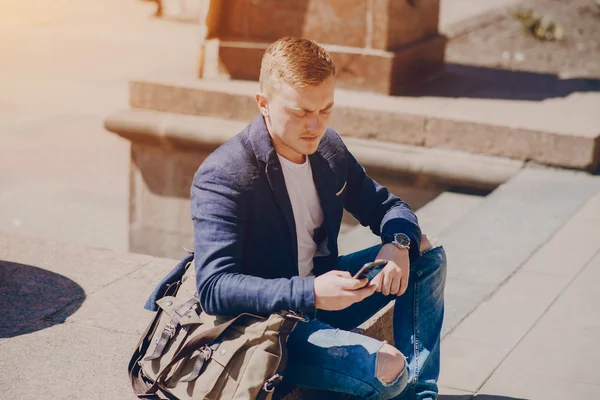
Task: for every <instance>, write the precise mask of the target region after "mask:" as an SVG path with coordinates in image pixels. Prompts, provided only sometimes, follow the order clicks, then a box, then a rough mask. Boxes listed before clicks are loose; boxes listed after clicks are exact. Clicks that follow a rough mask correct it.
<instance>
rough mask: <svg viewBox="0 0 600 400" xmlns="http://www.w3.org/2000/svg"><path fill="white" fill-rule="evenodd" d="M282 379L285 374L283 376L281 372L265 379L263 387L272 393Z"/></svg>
mask: <svg viewBox="0 0 600 400" xmlns="http://www.w3.org/2000/svg"><path fill="white" fill-rule="evenodd" d="M282 380H283V376H281V375H279V374H275V375H273V376H272V377H270V378H269V379H267V380H266V381H265V384H264V385H263V389H264V390H265V392H267V393H271V392H273V391H274V390H275V387H276V386H277V385H278V384H279V382H281V381H282Z"/></svg>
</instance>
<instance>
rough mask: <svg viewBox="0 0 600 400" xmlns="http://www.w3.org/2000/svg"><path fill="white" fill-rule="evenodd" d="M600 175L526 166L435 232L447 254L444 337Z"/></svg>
mask: <svg viewBox="0 0 600 400" xmlns="http://www.w3.org/2000/svg"><path fill="white" fill-rule="evenodd" d="M599 192H600V178H599V177H595V176H590V175H588V174H585V173H578V172H574V171H564V170H555V169H551V168H540V167H530V168H525V169H524V170H522V171H521V172H520V173H519V174H517V175H516V176H515V177H514V178H512V179H511V180H509V181H508V182H507V183H506V184H504V185H502V186H500V187H499V188H498V189H496V190H495V191H494V192H493V193H491V194H490V195H488V196H487V197H486V199H485V201H484V202H482V203H481V204H480V205H479V206H478V207H476V208H475V209H474V210H473V211H472V212H470V213H469V214H468V215H467V216H465V217H464V218H462V219H461V220H460V221H458V222H457V223H455V224H453V225H452V226H451V227H450V228H449V229H447V230H446V231H444V232H443V233H442V234H441V235H440V239H441V241H442V243H443V244H444V246H445V248H446V251H447V253H448V260H449V261H448V262H449V266H450V268H449V269H448V277H447V286H446V302H447V303H448V304H452V307H451V308H450V309H449V310H448V312H447V314H446V318H445V323H444V335H445V334H447V333H448V332H449V331H450V330H452V329H453V328H454V327H456V326H457V325H458V323H459V322H461V321H462V320H463V319H464V318H465V317H466V316H467V315H468V314H469V313H470V312H471V311H472V310H474V309H475V307H476V306H477V305H478V304H480V303H481V302H482V301H483V300H485V299H486V298H488V297H489V296H490V295H491V294H492V293H493V292H494V291H495V290H496V289H497V288H498V287H500V285H501V284H502V283H503V282H504V281H505V280H506V279H507V278H508V277H510V276H511V275H512V274H513V273H514V272H515V271H517V269H518V268H520V267H521V266H522V265H523V264H524V263H525V261H527V260H528V259H529V258H530V257H531V256H532V255H533V254H534V253H535V252H536V251H537V250H538V248H539V247H541V246H542V245H543V244H544V243H545V242H546V241H547V240H549V239H550V238H551V237H552V236H553V235H554V233H555V232H556V231H558V229H559V228H560V227H561V226H562V225H564V224H565V223H566V222H567V221H568V220H569V219H570V218H571V217H572V216H573V215H574V214H575V213H576V212H577V211H578V210H579V209H580V208H581V207H582V206H583V205H584V204H585V203H587V202H588V201H589V200H590V198H592V197H594V196H595V195H596V194H597V193H599Z"/></svg>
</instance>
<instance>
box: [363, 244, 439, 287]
mask: <svg viewBox="0 0 600 400" xmlns="http://www.w3.org/2000/svg"><path fill="white" fill-rule="evenodd" d="M432 247H433V244H432V243H431V241H430V240H429V238H428V237H427V235H425V234H422V235H421V246H420V248H419V251H420V252H424V251H425V250H428V249H430V248H432ZM376 260H387V262H388V263H387V265H386V266H385V268H384V269H383V270H381V272H380V273H378V274H377V276H376V277H375V278H374V279H373V280H372V281H371V285H375V287H376V288H375V290H376V291H377V292H381V293H383V294H384V295H386V296H388V295H390V294H395V295H397V296H401V295H403V294H404V292H406V288H407V287H408V277H409V275H410V258H409V256H408V250H403V249H399V248H398V247H396V246H395V245H393V244H391V243H388V244H386V245H384V246H383V247H381V250H379V254H377V258H376Z"/></svg>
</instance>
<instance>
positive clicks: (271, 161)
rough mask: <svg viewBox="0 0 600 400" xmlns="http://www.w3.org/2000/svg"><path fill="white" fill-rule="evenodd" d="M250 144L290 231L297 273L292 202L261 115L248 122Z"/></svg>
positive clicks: (296, 244) (296, 241)
mask: <svg viewBox="0 0 600 400" xmlns="http://www.w3.org/2000/svg"><path fill="white" fill-rule="evenodd" d="M250 144H251V145H252V148H253V149H254V154H255V155H256V158H257V159H258V160H260V161H262V162H264V163H265V173H266V175H267V179H268V181H269V185H270V186H271V190H272V191H273V195H274V196H275V201H276V203H277V206H278V207H279V209H280V210H281V213H282V214H283V216H284V218H285V221H286V223H287V226H288V230H289V232H290V238H291V239H292V251H293V260H294V265H295V266H296V268H295V271H296V274H297V273H298V238H297V237H296V222H295V221H294V211H293V210H292V203H291V202H290V197H289V195H288V191H287V187H286V186H285V178H284V177H283V171H282V170H281V164H280V162H279V159H278V158H277V153H276V152H275V148H274V147H273V142H272V141H271V137H270V136H269V131H268V130H267V127H266V125H265V121H264V119H263V116H262V115H260V114H259V115H258V116H257V117H256V118H255V119H254V121H252V123H251V124H250Z"/></svg>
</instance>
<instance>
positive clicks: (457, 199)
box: [339, 192, 485, 254]
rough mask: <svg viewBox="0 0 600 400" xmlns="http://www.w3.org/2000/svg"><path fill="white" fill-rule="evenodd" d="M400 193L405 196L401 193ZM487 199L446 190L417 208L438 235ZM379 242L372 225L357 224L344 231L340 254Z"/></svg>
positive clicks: (425, 229) (421, 218)
mask: <svg viewBox="0 0 600 400" xmlns="http://www.w3.org/2000/svg"><path fill="white" fill-rule="evenodd" d="M398 195H399V196H401V197H402V194H401V193H399V194H398ZM484 199H485V197H483V196H476V195H471V194H463V193H454V192H443V193H441V194H440V195H439V196H437V197H436V198H435V199H433V200H432V201H430V202H428V203H427V204H426V205H425V206H423V207H422V208H420V209H418V210H417V211H416V214H417V217H418V218H419V225H420V226H421V229H422V231H423V232H424V233H426V234H427V235H428V236H429V237H433V238H435V237H437V236H439V234H440V233H442V232H443V231H445V230H446V229H447V228H448V227H450V226H451V225H452V224H453V223H455V222H456V221H458V220H460V219H461V218H462V217H463V216H464V215H466V214H467V213H469V212H470V211H471V210H472V209H473V208H475V207H476V206H478V205H479V204H480V203H481V202H482V201H484ZM409 204H411V206H412V203H410V202H409ZM378 243H380V240H379V238H378V237H377V236H375V235H373V233H372V232H371V230H370V229H369V228H367V227H364V226H362V225H356V226H354V227H352V228H350V229H349V230H348V231H347V232H346V233H345V234H343V235H340V238H339V249H340V254H349V253H352V252H355V251H359V250H362V249H364V248H367V247H370V246H374V245H376V244H378Z"/></svg>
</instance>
